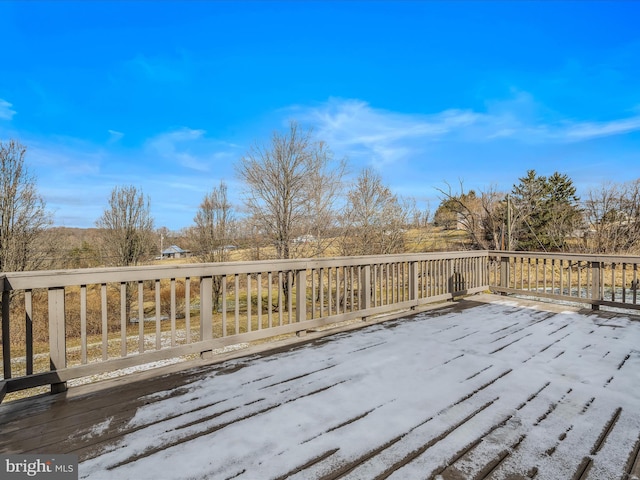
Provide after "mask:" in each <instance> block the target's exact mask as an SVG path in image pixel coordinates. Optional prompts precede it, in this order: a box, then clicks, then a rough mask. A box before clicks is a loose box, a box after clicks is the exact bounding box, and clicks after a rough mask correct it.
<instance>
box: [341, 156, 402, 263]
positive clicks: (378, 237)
mask: <svg viewBox="0 0 640 480" xmlns="http://www.w3.org/2000/svg"><path fill="white" fill-rule="evenodd" d="M412 215H413V209H412V203H411V201H409V200H404V199H401V198H398V196H396V195H394V194H393V193H392V192H391V190H390V189H389V187H387V186H385V185H384V184H383V183H382V179H381V177H380V175H378V174H377V173H376V172H375V171H374V170H373V169H372V168H365V169H363V170H362V172H361V173H360V175H359V176H358V179H357V181H356V183H355V184H354V185H353V186H352V187H351V189H350V190H349V191H348V192H347V205H346V207H345V211H344V216H343V228H344V230H343V235H342V242H341V245H342V253H343V254H344V255H375V254H388V253H399V252H402V251H404V249H405V239H404V233H405V230H406V228H407V226H408V225H409V224H410V222H411V220H412Z"/></svg>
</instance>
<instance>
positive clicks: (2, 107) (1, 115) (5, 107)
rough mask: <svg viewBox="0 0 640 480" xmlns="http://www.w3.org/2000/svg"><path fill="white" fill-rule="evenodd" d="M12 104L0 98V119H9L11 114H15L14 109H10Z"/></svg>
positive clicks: (11, 116)
mask: <svg viewBox="0 0 640 480" xmlns="http://www.w3.org/2000/svg"><path fill="white" fill-rule="evenodd" d="M11 107H13V104H11V103H9V102H7V101H6V100H3V99H2V98H0V119H1V120H11V119H12V118H13V116H14V115H15V114H16V111H15V110H12V109H11Z"/></svg>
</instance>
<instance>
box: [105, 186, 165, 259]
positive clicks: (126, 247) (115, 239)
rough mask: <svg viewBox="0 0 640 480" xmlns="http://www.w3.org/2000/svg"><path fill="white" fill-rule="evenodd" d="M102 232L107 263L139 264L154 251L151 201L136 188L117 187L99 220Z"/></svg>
mask: <svg viewBox="0 0 640 480" xmlns="http://www.w3.org/2000/svg"><path fill="white" fill-rule="evenodd" d="M96 226H97V227H98V228H100V229H102V240H103V241H102V249H103V255H104V258H105V260H106V263H108V264H111V265H119V266H131V265H138V263H139V262H140V261H141V260H142V259H143V258H144V257H145V255H147V254H149V253H150V252H151V249H152V248H153V217H152V216H151V207H150V202H149V198H148V197H146V198H145V196H144V194H143V193H142V191H141V190H140V191H139V190H138V189H137V188H136V187H134V186H124V187H115V188H114V189H113V190H112V192H111V197H110V198H109V206H108V207H107V208H106V209H105V210H104V212H103V214H102V216H101V217H100V218H99V219H98V220H96Z"/></svg>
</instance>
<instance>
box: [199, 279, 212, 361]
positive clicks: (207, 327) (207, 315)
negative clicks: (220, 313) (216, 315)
mask: <svg viewBox="0 0 640 480" xmlns="http://www.w3.org/2000/svg"><path fill="white" fill-rule="evenodd" d="M212 294H213V277H200V341H205V340H211V339H213V322H212V311H213V298H212ZM200 356H201V357H202V358H211V357H213V350H206V351H204V352H200Z"/></svg>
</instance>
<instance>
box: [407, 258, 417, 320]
mask: <svg viewBox="0 0 640 480" xmlns="http://www.w3.org/2000/svg"><path fill="white" fill-rule="evenodd" d="M409 300H410V301H412V302H414V305H411V309H412V310H415V308H416V307H417V306H418V262H417V261H413V262H409Z"/></svg>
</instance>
